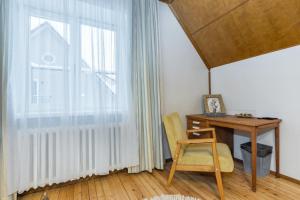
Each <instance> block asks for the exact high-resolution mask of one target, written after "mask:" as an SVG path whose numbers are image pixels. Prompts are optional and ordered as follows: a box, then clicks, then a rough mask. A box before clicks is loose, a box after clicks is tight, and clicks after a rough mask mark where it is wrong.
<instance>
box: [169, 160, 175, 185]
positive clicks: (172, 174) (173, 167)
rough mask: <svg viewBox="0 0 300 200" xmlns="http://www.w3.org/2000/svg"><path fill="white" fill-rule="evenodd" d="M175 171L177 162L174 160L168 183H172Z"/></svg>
mask: <svg viewBox="0 0 300 200" xmlns="http://www.w3.org/2000/svg"><path fill="white" fill-rule="evenodd" d="M175 171H176V162H173V164H172V167H171V170H170V174H169V178H168V185H170V184H171V182H172V179H173V177H174V174H175Z"/></svg>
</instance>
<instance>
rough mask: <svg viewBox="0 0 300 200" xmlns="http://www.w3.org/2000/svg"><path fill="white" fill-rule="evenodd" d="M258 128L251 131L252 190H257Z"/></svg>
mask: <svg viewBox="0 0 300 200" xmlns="http://www.w3.org/2000/svg"><path fill="white" fill-rule="evenodd" d="M256 134H257V131H256V128H254V129H253V131H252V132H251V152H252V165H251V166H252V191H253V192H256V156H257V153H256V148H257V144H256Z"/></svg>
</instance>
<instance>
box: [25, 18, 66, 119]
mask: <svg viewBox="0 0 300 200" xmlns="http://www.w3.org/2000/svg"><path fill="white" fill-rule="evenodd" d="M69 48H70V26H69V24H67V23H64V22H60V21H55V20H50V19H45V18H40V17H34V16H31V17H30V34H29V64H30V73H28V77H29V81H28V82H29V83H30V84H31V87H29V88H30V89H31V101H29V102H31V104H30V105H29V112H32V113H41V112H45V113H53V112H61V111H62V110H63V109H64V88H65V87H64V80H65V79H64V77H65V72H66V71H67V70H68V69H69V67H70V66H68V64H69V62H68V58H69V52H70V50H69Z"/></svg>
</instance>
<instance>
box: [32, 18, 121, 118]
mask: <svg viewBox="0 0 300 200" xmlns="http://www.w3.org/2000/svg"><path fill="white" fill-rule="evenodd" d="M29 22H30V23H29V24H30V25H29V26H30V27H29V40H28V41H29V44H28V46H29V50H30V51H29V54H30V56H29V58H30V61H29V62H30V80H31V81H30V83H31V85H30V88H31V100H30V102H31V105H30V106H29V112H31V113H41V112H45V113H60V112H64V110H65V109H68V106H70V105H69V104H68V105H67V104H66V98H71V97H72V98H74V100H73V101H74V103H76V104H80V105H79V106H78V108H77V112H93V111H94V110H95V106H96V107H97V108H99V103H98V102H101V103H100V104H101V106H100V108H101V109H106V110H112V109H114V106H113V104H114V101H115V95H116V92H117V91H116V52H115V51H116V32H115V31H114V30H113V29H109V28H107V26H106V27H105V28H103V27H99V26H93V25H91V24H90V23H89V20H82V21H80V20H79V22H78V24H72V25H70V24H69V23H68V22H66V21H64V20H59V17H58V18H57V19H52V18H47V17H45V16H30V17H29ZM78 35H79V36H80V40H78V39H75V38H76V36H78ZM41 44H43V45H41ZM74 47H75V48H74ZM77 47H80V48H77ZM78 54H80V55H81V56H80V59H78V60H77V59H75V58H77V56H76V55H78ZM37 80H39V81H37ZM41 83H42V84H41ZM74 87H75V88H74ZM78 88H79V90H80V91H76V90H77V89H78ZM95 91H96V92H95ZM66 94H67V95H68V96H69V97H66ZM75 101H76V102H75ZM71 106H72V105H71Z"/></svg>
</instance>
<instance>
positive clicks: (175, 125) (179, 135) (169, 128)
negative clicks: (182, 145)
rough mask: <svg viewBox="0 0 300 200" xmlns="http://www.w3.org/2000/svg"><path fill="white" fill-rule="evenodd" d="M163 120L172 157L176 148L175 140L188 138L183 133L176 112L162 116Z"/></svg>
mask: <svg viewBox="0 0 300 200" xmlns="http://www.w3.org/2000/svg"><path fill="white" fill-rule="evenodd" d="M163 122H164V125H165V130H166V133H167V138H168V142H169V147H170V150H171V154H172V158H174V154H175V150H176V142H177V141H178V140H185V139H188V138H187V135H186V134H185V131H184V128H183V126H182V122H181V119H180V117H179V114H178V113H177V112H175V113H172V114H170V115H165V116H164V117H163Z"/></svg>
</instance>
